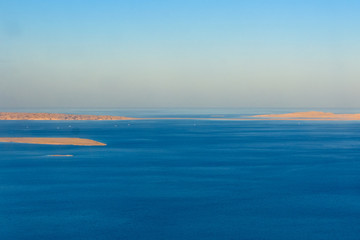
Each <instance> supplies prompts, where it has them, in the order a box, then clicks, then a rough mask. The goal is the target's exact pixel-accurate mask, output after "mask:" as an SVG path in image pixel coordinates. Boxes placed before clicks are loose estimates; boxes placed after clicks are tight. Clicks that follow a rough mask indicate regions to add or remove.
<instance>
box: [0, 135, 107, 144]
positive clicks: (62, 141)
mask: <svg viewBox="0 0 360 240" xmlns="http://www.w3.org/2000/svg"><path fill="white" fill-rule="evenodd" d="M0 142H7V143H29V144H46V145H76V146H106V144H105V143H101V142H97V141H94V140H91V139H85V138H32V137H8V138H0Z"/></svg>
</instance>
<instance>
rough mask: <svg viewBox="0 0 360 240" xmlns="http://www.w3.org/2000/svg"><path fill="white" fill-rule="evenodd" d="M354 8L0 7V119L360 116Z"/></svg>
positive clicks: (189, 4)
mask: <svg viewBox="0 0 360 240" xmlns="http://www.w3.org/2000/svg"><path fill="white" fill-rule="evenodd" d="M359 12H360V2H359V1H355V0H348V1H340V0H337V1H335V0H328V1H325V0H313V1H310V0H303V1H300V0H294V1H285V0H271V1H265V0H253V1H250V0H249V1H236V0H224V1H215V0H208V1H206V0H192V1H190V0H183V1H180V0H175V1H164V0H163V1H160V0H155V1H145V0H139V1H115V0H103V1H100V0H92V1H91V0H90V1H84V0H76V1H70V0H64V1H40V0H29V1H21V0H12V1H10V0H8V1H7V0H3V1H1V0H0V53H1V54H0V107H1V108H36V107H44V108H51V107H54V108H56V107H84V108H89V107H91V108H94V107H289V108H290V107H328V108H332V107H333V108H342V107H354V108H356V107H359V108H360V95H359V94H358V93H357V91H358V89H360V81H359V79H360V68H359V67H358V66H357V65H358V62H360V28H359V26H358V25H359V22H360V16H359V14H358V13H359Z"/></svg>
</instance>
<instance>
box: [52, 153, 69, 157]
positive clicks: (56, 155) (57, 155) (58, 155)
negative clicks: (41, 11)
mask: <svg viewBox="0 0 360 240" xmlns="http://www.w3.org/2000/svg"><path fill="white" fill-rule="evenodd" d="M73 156H74V155H71V154H65V155H61V154H54V155H48V157H73Z"/></svg>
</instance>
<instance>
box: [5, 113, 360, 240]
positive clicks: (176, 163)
mask: <svg viewBox="0 0 360 240" xmlns="http://www.w3.org/2000/svg"><path fill="white" fill-rule="evenodd" d="M79 112H81V111H79V110H77V113H79ZM218 112H219V113H218ZM218 112H216V114H217V115H219V114H220V113H221V112H222V113H224V112H225V114H223V115H224V117H238V116H239V115H241V116H242V115H244V114H245V113H241V114H237V113H234V112H231V111H228V112H226V111H225V110H223V111H220V110H218ZM81 113H89V111H87V112H81ZM92 113H98V114H104V113H106V114H113V115H124V113H125V115H128V116H153V117H156V116H162V117H164V116H177V117H189V116H195V117H211V116H212V115H213V114H214V112H206V111H203V112H199V111H192V112H191V111H188V112H186V111H185V110H184V111H178V112H176V111H172V112H171V111H165V110H159V111H155V110H152V111H148V112H144V111H140V110H138V111H131V110H124V111H123V112H116V111H111V110H109V111H104V110H103V111H92ZM245 115H246V114H245ZM0 137H82V138H90V139H93V140H96V141H100V142H104V143H106V144H107V146H105V147H103V146H95V147H85V146H50V145H32V144H16V143H0V239H1V240H18V239H19V240H25V239H26V240H30V239H52V240H55V239H67V240H72V239H74V240H75V239H76V240H79V239H86V240H91V239H100V240H102V239H130V240H132V239H134V240H135V239H136V240H141V239H156V240H162V239H164V240H165V239H166V240H169V239H172V240H177V239H187V240H192V239H194V240H195V239H196V240H199V239H206V240H212V239H214V240H215V239H216V240H217V239H219V240H220V239H222V240H223V239H226V240H227V239H274V240H275V239H276V240H279V239H287V240H292V239H360V224H359V223H360V174H359V173H360V123H359V122H336V121H334V122H322V121H314V122H311V121H309V122H298V121H210V120H146V121H145V120H144V121H81V122H76V121H71V122H61V121H41V122H39V121H0ZM52 154H72V155H74V156H73V157H51V156H49V155H52Z"/></svg>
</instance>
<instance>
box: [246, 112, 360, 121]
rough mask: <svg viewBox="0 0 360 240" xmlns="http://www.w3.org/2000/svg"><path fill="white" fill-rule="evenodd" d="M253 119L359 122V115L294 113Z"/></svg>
mask: <svg viewBox="0 0 360 240" xmlns="http://www.w3.org/2000/svg"><path fill="white" fill-rule="evenodd" d="M252 117H253V118H255V119H271V120H323V121H324V120H325V121H352V120H360V114H358V113H356V114H336V113H330V112H317V111H311V112H294V113H285V114H267V115H255V116H252Z"/></svg>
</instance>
